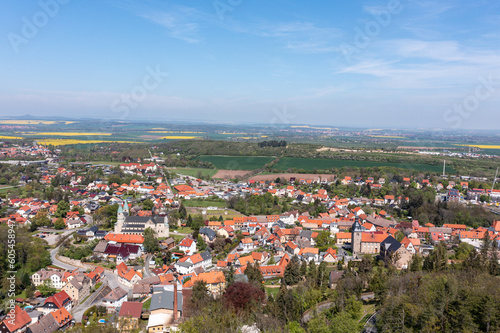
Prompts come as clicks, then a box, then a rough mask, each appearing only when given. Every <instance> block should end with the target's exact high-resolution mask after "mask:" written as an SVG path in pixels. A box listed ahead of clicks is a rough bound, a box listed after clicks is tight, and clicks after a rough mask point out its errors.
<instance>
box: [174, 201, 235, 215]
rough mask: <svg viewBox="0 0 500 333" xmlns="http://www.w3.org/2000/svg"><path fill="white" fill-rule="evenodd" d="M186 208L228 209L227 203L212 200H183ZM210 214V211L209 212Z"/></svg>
mask: <svg viewBox="0 0 500 333" xmlns="http://www.w3.org/2000/svg"><path fill="white" fill-rule="evenodd" d="M182 204H183V205H184V207H219V208H224V207H226V202H225V201H210V200H183V201H182ZM207 213H208V211H207Z"/></svg>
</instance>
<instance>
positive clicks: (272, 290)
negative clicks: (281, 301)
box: [266, 287, 280, 298]
mask: <svg viewBox="0 0 500 333" xmlns="http://www.w3.org/2000/svg"><path fill="white" fill-rule="evenodd" d="M279 291H280V288H268V287H266V293H267V294H268V295H269V296H271V295H272V296H273V297H274V298H276V295H278V292H279Z"/></svg>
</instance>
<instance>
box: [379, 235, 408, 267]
mask: <svg viewBox="0 0 500 333" xmlns="http://www.w3.org/2000/svg"><path fill="white" fill-rule="evenodd" d="M380 254H381V256H382V259H384V260H390V261H391V262H392V263H393V264H394V266H396V268H398V269H403V268H407V267H408V264H409V263H410V261H411V258H412V255H411V253H410V252H409V251H408V250H407V249H406V248H405V247H404V246H403V245H401V243H400V242H398V241H397V240H396V239H395V238H394V237H392V236H388V237H387V238H386V239H384V240H383V241H382V243H381V244H380Z"/></svg>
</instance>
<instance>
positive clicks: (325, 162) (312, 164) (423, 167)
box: [273, 157, 442, 172]
mask: <svg viewBox="0 0 500 333" xmlns="http://www.w3.org/2000/svg"><path fill="white" fill-rule="evenodd" d="M342 167H351V168H369V167H394V168H401V169H413V170H420V171H431V172H439V171H440V170H442V166H441V165H427V164H413V163H390V162H373V161H349V160H334V159H312V158H311V159H309V158H292V157H284V158H282V159H280V160H279V162H278V163H276V165H274V167H273V170H283V171H286V170H288V169H303V170H308V171H312V170H327V169H332V168H337V169H338V168H342Z"/></svg>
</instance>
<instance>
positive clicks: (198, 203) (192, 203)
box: [182, 199, 226, 207]
mask: <svg viewBox="0 0 500 333" xmlns="http://www.w3.org/2000/svg"><path fill="white" fill-rule="evenodd" d="M182 204H183V205H184V206H185V207H226V202H225V201H210V200H194V199H192V200H182Z"/></svg>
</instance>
